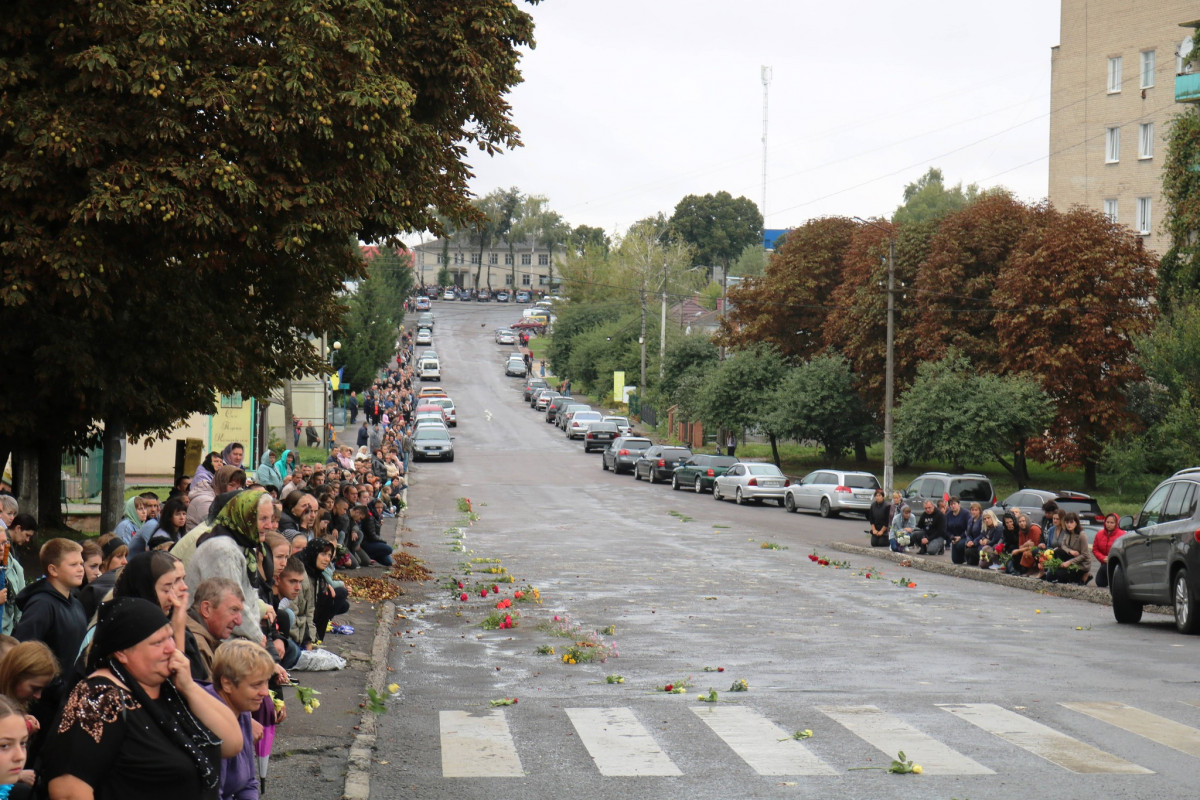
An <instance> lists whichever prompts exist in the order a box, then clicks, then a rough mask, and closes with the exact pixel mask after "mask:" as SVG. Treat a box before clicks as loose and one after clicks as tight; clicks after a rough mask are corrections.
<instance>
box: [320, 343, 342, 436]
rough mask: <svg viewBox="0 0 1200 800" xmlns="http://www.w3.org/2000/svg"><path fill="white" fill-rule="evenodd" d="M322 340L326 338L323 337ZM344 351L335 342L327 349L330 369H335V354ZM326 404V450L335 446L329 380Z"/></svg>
mask: <svg viewBox="0 0 1200 800" xmlns="http://www.w3.org/2000/svg"><path fill="white" fill-rule="evenodd" d="M321 338H322V339H324V338H325V337H324V336H322V337H321ZM341 349H342V343H341V342H338V341H335V342H334V343H333V345H332V346H331V347H327V348H326V349H325V358H326V360H327V361H328V362H329V367H330V369H331V370H332V368H333V354H334V353H336V352H337V351H339V350H341ZM325 389H326V402H325V448H326V449H329V448H330V447H332V446H333V384H332V383H330V380H329V378H326V379H325Z"/></svg>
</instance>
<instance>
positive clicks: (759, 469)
mask: <svg viewBox="0 0 1200 800" xmlns="http://www.w3.org/2000/svg"><path fill="white" fill-rule="evenodd" d="M746 472H747V473H749V474H750V475H774V476H779V475H782V474H783V473H782V472H780V471H779V467H777V466H775V465H774V464H747V465H746Z"/></svg>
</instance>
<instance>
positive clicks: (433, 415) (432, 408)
mask: <svg viewBox="0 0 1200 800" xmlns="http://www.w3.org/2000/svg"><path fill="white" fill-rule="evenodd" d="M413 419H415V420H416V421H418V422H420V421H421V420H422V419H436V420H437V421H438V422H440V423H442V424H443V425H447V426H448V425H449V424H450V421H449V420H448V419H446V410H445V409H443V408H442V407H441V406H437V405H434V404H433V403H424V404H422V405H419V406H417V410H416V411H414V412H413Z"/></svg>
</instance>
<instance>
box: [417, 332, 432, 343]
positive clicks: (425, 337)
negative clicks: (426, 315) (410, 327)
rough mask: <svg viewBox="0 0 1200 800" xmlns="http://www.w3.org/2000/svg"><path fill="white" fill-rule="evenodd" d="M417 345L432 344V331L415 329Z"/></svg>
mask: <svg viewBox="0 0 1200 800" xmlns="http://www.w3.org/2000/svg"><path fill="white" fill-rule="evenodd" d="M416 342H417V344H433V331H431V330H429V328H417V339H416Z"/></svg>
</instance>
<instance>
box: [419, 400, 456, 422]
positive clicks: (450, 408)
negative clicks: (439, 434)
mask: <svg viewBox="0 0 1200 800" xmlns="http://www.w3.org/2000/svg"><path fill="white" fill-rule="evenodd" d="M423 402H425V403H428V404H429V405H431V406H441V409H442V412H443V413H444V414H445V415H446V424H447V425H449V426H450V427H451V428H457V427H458V411H456V410H455V408H454V401H453V400H451V399H450V398H449V397H428V398H426V399H425V400H424V401H423Z"/></svg>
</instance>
